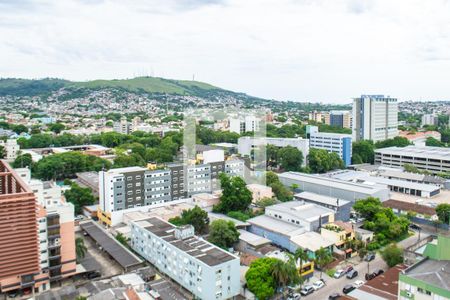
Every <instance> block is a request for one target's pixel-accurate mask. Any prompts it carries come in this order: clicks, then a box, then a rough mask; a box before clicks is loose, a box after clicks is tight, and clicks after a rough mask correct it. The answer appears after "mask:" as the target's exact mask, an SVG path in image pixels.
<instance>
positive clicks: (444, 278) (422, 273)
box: [403, 258, 450, 290]
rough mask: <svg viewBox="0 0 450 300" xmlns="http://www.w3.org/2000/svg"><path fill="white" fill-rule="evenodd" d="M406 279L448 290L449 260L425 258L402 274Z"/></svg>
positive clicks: (449, 283) (449, 284)
mask: <svg viewBox="0 0 450 300" xmlns="http://www.w3.org/2000/svg"><path fill="white" fill-rule="evenodd" d="M403 274H404V275H407V276H408V277H411V278H414V279H417V280H420V281H423V282H425V283H428V284H431V285H433V286H435V287H439V288H441V289H444V290H450V260H434V259H428V258H425V259H424V260H422V261H420V262H418V263H417V264H415V265H413V266H411V267H409V268H408V269H406V270H405V271H404V272H403Z"/></svg>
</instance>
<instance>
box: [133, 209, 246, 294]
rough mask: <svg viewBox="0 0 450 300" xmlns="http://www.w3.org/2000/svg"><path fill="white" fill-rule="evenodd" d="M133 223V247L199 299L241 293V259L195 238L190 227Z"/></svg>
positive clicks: (159, 222)
mask: <svg viewBox="0 0 450 300" xmlns="http://www.w3.org/2000/svg"><path fill="white" fill-rule="evenodd" d="M131 224H132V225H131V247H132V248H133V249H134V250H135V251H136V252H137V253H139V254H140V255H141V256H142V257H144V258H145V259H146V260H147V261H149V262H150V263H152V264H153V265H155V266H156V267H157V268H158V269H159V270H160V271H161V272H162V273H164V274H165V275H167V276H169V277H170V278H172V279H173V280H174V281H176V282H178V283H179V284H180V285H181V286H183V287H184V288H185V289H187V290H188V291H190V292H191V293H192V294H194V296H195V297H196V298H198V299H231V298H233V297H234V296H236V295H238V294H239V290H240V276H239V274H240V262H239V258H238V257H236V256H234V255H233V254H231V253H229V252H227V251H224V250H222V249H220V248H218V247H216V246H215V245H213V244H211V243H209V242H207V241H205V240H204V239H202V238H199V237H197V236H195V235H194V228H193V227H192V226H191V225H187V226H182V227H176V226H174V225H172V224H170V223H168V222H166V221H163V220H161V219H159V218H156V217H152V218H148V219H143V220H139V221H133V222H132V223H131Z"/></svg>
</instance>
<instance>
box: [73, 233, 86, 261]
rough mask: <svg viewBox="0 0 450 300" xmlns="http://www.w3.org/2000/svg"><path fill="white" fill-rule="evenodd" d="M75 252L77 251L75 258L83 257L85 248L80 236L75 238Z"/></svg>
mask: <svg viewBox="0 0 450 300" xmlns="http://www.w3.org/2000/svg"><path fill="white" fill-rule="evenodd" d="M75 252H76V253H77V260H80V259H82V258H84V256H85V255H86V252H87V248H86V246H85V245H84V240H83V238H81V237H77V238H76V239H75Z"/></svg>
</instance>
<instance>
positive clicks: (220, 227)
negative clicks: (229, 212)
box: [208, 220, 239, 249]
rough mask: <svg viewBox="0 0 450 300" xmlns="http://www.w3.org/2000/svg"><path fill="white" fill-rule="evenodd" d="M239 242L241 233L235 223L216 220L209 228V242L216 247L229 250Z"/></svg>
mask: <svg viewBox="0 0 450 300" xmlns="http://www.w3.org/2000/svg"><path fill="white" fill-rule="evenodd" d="M238 240H239V232H238V231H237V230H236V227H235V225H234V223H233V221H225V220H215V221H213V222H211V225H210V227H209V238H208V241H210V242H211V243H213V244H214V245H216V246H218V247H220V248H223V249H228V248H230V247H232V246H233V245H234V244H235V243H236V242H237V241H238Z"/></svg>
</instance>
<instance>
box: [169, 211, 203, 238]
mask: <svg viewBox="0 0 450 300" xmlns="http://www.w3.org/2000/svg"><path fill="white" fill-rule="evenodd" d="M169 222H170V223H172V224H174V225H177V226H182V225H187V224H190V225H192V226H194V229H195V232H196V233H197V234H204V233H206V231H207V230H208V224H209V218H208V213H207V212H206V211H204V210H203V209H201V208H200V207H198V206H197V205H196V206H195V207H194V208H192V209H188V210H183V212H182V213H181V216H180V217H175V218H172V219H170V220H169Z"/></svg>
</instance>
